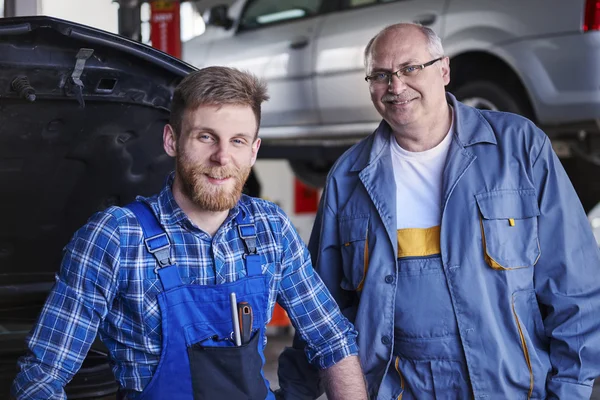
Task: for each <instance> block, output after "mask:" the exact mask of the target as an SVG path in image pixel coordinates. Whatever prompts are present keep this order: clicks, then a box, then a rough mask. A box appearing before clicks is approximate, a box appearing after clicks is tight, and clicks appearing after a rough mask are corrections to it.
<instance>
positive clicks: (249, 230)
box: [238, 224, 258, 258]
mask: <svg viewBox="0 0 600 400" xmlns="http://www.w3.org/2000/svg"><path fill="white" fill-rule="evenodd" d="M238 232H239V234H240V238H241V239H242V241H243V242H244V247H245V248H246V254H244V258H245V257H246V256H248V255H251V254H258V250H257V248H256V242H257V239H256V227H255V226H254V224H241V225H238Z"/></svg>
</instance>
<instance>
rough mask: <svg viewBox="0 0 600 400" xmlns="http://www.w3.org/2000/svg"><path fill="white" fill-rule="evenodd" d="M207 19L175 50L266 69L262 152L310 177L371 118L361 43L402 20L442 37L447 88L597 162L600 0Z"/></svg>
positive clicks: (480, 0)
mask: <svg viewBox="0 0 600 400" xmlns="http://www.w3.org/2000/svg"><path fill="white" fill-rule="evenodd" d="M213 4H214V1H213ZM205 19H206V21H207V24H208V29H207V31H206V32H205V33H204V34H203V35H201V36H199V37H197V38H194V39H192V40H191V41H189V42H187V43H185V44H184V59H185V60H186V61H188V62H189V63H191V64H193V65H196V66H205V65H211V64H225V65H230V66H236V67H240V68H243V69H247V70H250V71H252V72H254V73H256V74H258V75H260V76H262V77H264V78H266V80H267V81H268V84H269V89H270V93H271V101H269V102H268V103H267V105H266V106H265V107H264V116H263V120H262V126H261V135H262V137H263V143H264V145H263V146H264V150H263V151H262V156H263V157H265V156H266V157H278V158H288V159H290V161H291V163H292V166H293V168H294V170H295V171H296V173H297V174H298V175H300V177H301V178H304V180H307V181H309V182H312V183H314V184H318V183H320V182H322V179H323V177H324V174H325V173H326V172H327V170H328V167H329V166H330V164H331V162H332V161H333V160H334V159H335V158H336V157H337V156H338V155H339V151H338V150H339V149H340V148H344V146H346V147H347V145H348V144H349V143H351V142H352V141H356V140H357V139H358V138H361V137H364V136H365V135H367V134H369V133H371V132H372V131H373V129H374V128H375V126H376V124H377V122H378V121H379V120H380V116H379V115H378V114H377V112H376V111H375V110H374V108H373V106H372V104H371V102H370V97H369V95H368V88H367V84H366V83H365V81H364V79H363V77H364V74H365V71H364V67H363V50H364V47H365V45H366V43H367V42H368V40H369V39H370V38H371V37H372V36H373V35H374V34H375V33H377V32H378V31H379V30H380V29H381V28H383V27H385V26H386V25H390V24H393V23H397V22H401V21H415V22H419V23H421V24H423V25H427V26H430V27H431V28H432V29H433V30H435V31H436V32H437V33H438V34H439V35H440V37H441V38H442V40H443V43H444V48H445V51H446V54H447V55H448V56H449V57H450V60H451V81H450V85H449V87H448V90H449V91H450V92H452V93H454V94H455V95H456V96H457V97H458V98H459V99H460V100H462V101H463V102H465V103H467V104H471V105H474V106H477V107H480V108H486V109H499V110H504V111H511V112H515V113H519V114H522V115H525V116H527V117H529V118H531V119H532V120H534V121H536V122H537V123H538V124H539V125H540V126H541V127H542V128H543V129H544V130H545V131H546V132H547V133H548V134H549V135H551V137H552V138H553V139H554V140H558V139H559V137H560V138H561V141H562V140H564V139H567V140H574V141H575V142H574V143H571V144H569V146H560V147H559V146H557V148H559V149H562V150H563V151H562V154H563V155H566V156H568V155H570V154H571V151H570V149H571V148H572V146H573V145H576V146H577V147H578V151H577V152H576V154H580V153H583V154H584V156H585V159H586V160H587V161H590V160H592V161H594V160H595V161H598V160H597V159H596V157H595V156H594V152H595V151H597V150H598V149H599V148H600V145H598V143H597V140H598V139H597V138H598V137H600V135H597V134H598V133H599V132H600V0H568V1H567V0H526V1H517V0H502V1H497V0H396V1H394V0H239V1H235V2H234V3H233V4H232V5H231V6H229V7H228V6H225V5H219V6H214V7H212V8H210V9H208V10H207V12H206V13H205ZM588 134H591V135H590V137H592V139H589V137H588V139H586V141H584V142H581V139H582V138H583V137H584V136H587V135H588ZM590 141H592V142H595V143H592V144H591V145H590V144H589V142H590ZM557 144H558V142H557ZM561 144H564V142H561ZM299 149H301V150H302V151H298V150H299ZM323 149H326V151H325V150H323ZM587 164H588V163H587V162H586V165H587ZM586 168H587V167H586ZM598 192H599V193H600V190H598ZM597 194H598V193H597ZM598 198H600V194H599V195H598V196H597V197H596V199H595V200H596V201H595V202H594V203H593V204H596V202H597V200H598Z"/></svg>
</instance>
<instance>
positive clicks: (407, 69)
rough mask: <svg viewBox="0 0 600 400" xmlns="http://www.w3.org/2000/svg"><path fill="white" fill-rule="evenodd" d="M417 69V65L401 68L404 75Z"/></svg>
mask: <svg viewBox="0 0 600 400" xmlns="http://www.w3.org/2000/svg"><path fill="white" fill-rule="evenodd" d="M418 70H419V67H417V66H415V65H409V66H408V67H406V68H404V69H403V70H402V73H404V74H406V75H411V74H414V73H415V72H417V71H418Z"/></svg>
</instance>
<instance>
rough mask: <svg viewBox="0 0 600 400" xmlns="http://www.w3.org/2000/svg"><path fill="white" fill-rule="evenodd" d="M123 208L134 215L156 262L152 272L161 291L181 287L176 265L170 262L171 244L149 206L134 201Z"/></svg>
mask: <svg viewBox="0 0 600 400" xmlns="http://www.w3.org/2000/svg"><path fill="white" fill-rule="evenodd" d="M125 208H127V209H129V210H131V212H132V213H134V214H135V216H136V218H137V220H138V222H139V223H140V226H141V227H142V231H143V232H144V244H145V245H146V249H147V250H148V252H149V253H150V254H152V255H153V256H154V258H156V261H157V262H158V267H156V268H155V269H154V272H156V273H157V274H158V278H159V279H160V282H161V283H162V286H163V289H164V290H168V289H171V288H173V287H176V286H181V285H182V282H181V278H180V276H179V272H178V271H177V265H176V264H175V263H174V262H173V260H171V242H170V241H169V237H168V236H167V233H166V232H165V230H164V229H163V227H162V226H161V224H160V222H159V221H158V219H157V218H156V215H154V212H153V211H152V209H151V208H150V205H148V204H146V203H144V202H141V201H134V202H132V203H129V204H127V205H126V206H125Z"/></svg>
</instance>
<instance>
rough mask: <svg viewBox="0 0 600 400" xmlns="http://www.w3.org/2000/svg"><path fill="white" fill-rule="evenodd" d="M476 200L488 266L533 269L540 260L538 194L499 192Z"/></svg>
mask: <svg viewBox="0 0 600 400" xmlns="http://www.w3.org/2000/svg"><path fill="white" fill-rule="evenodd" d="M475 198H476V200H477V205H478V207H479V212H480V224H481V236H482V243H483V256H484V259H485V261H486V263H487V264H488V265H489V266H490V267H492V268H494V269H497V270H511V269H519V268H527V267H532V266H534V265H535V263H536V262H537V260H538V259H539V257H540V246H539V242H538V221H537V217H538V216H539V215H540V210H539V208H538V205H537V200H536V196H535V190H533V189H528V190H498V191H493V192H486V193H480V194H478V195H475Z"/></svg>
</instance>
